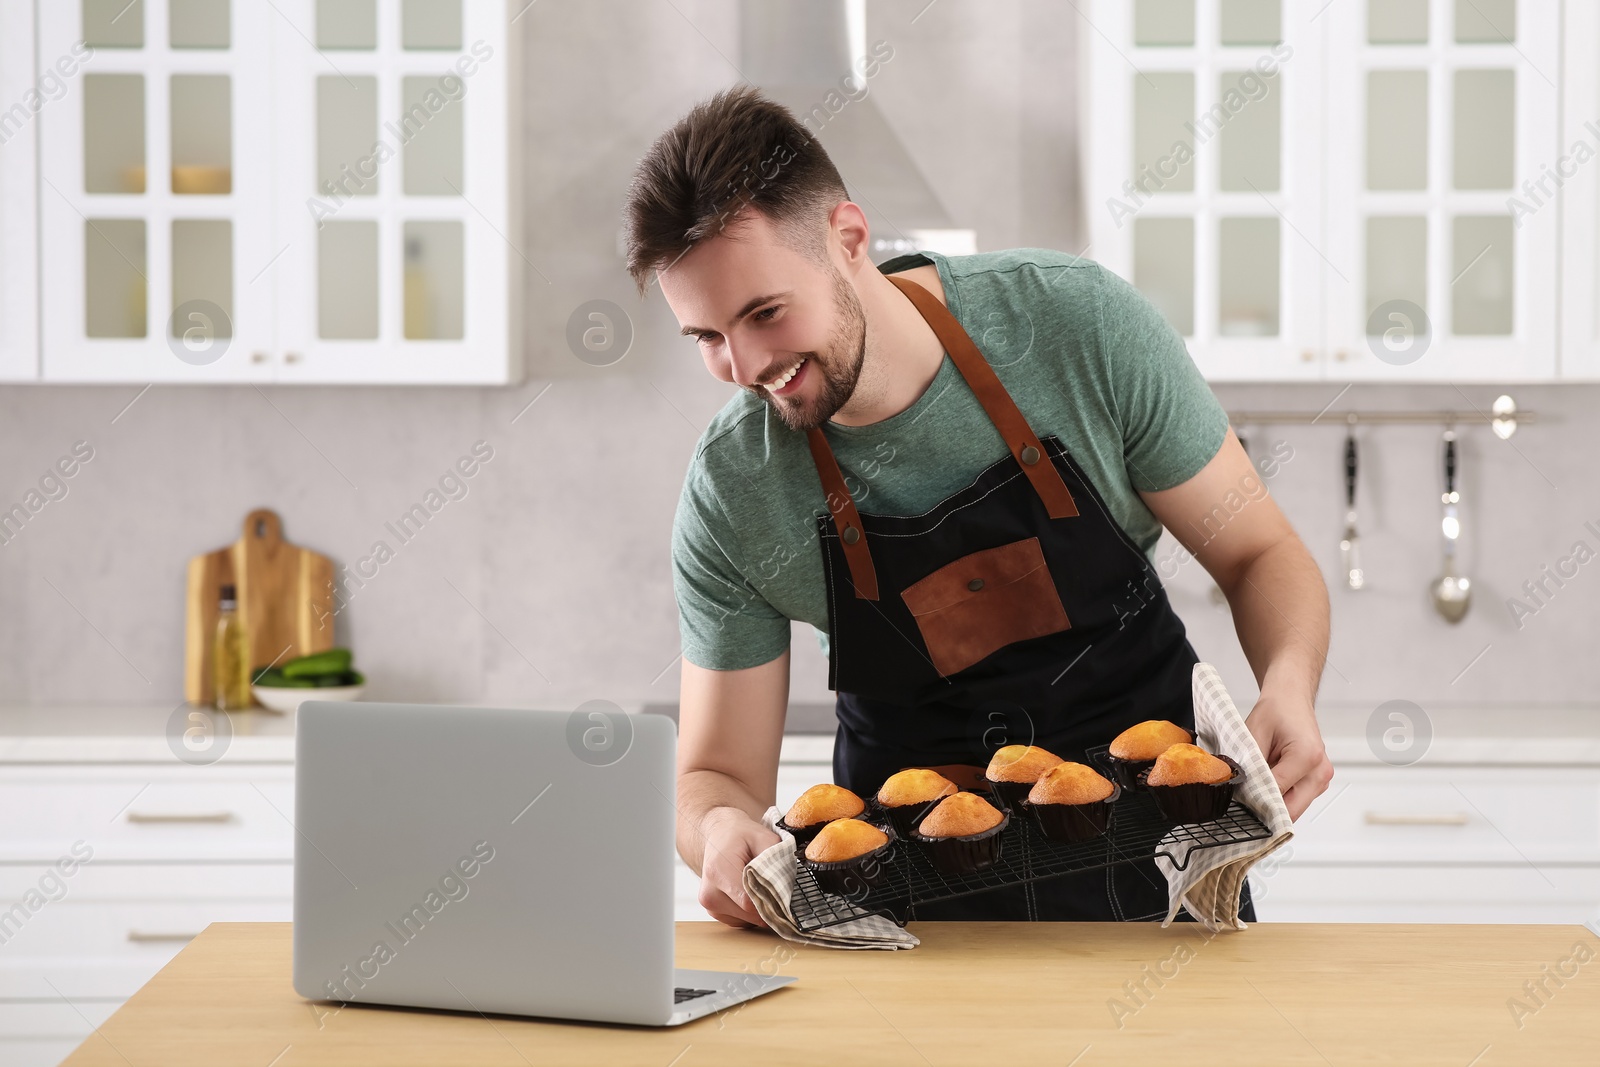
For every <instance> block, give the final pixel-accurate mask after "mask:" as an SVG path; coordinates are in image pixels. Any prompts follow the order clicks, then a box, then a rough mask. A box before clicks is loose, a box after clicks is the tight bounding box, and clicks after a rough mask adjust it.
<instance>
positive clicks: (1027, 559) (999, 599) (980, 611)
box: [900, 537, 1072, 677]
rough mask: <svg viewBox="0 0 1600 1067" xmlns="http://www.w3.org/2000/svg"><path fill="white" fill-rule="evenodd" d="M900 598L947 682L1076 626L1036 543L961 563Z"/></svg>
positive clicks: (974, 555)
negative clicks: (1019, 645) (1010, 649)
mask: <svg viewBox="0 0 1600 1067" xmlns="http://www.w3.org/2000/svg"><path fill="white" fill-rule="evenodd" d="M900 598H901V599H902V600H904V601H905V604H906V607H907V608H909V609H910V610H911V614H912V617H913V618H915V619H916V620H917V629H918V630H920V631H922V640H923V643H924V644H926V645H927V646H928V656H929V658H931V659H932V660H933V666H934V669H935V670H937V671H938V672H939V674H940V676H941V677H949V676H950V675H952V674H955V673H956V672H958V671H961V670H964V669H966V668H967V667H970V666H972V665H973V664H974V663H977V662H978V661H979V660H981V659H983V658H984V657H985V656H987V655H989V654H990V653H993V652H997V651H999V650H1000V649H1002V648H1004V647H1005V646H1006V645H1009V644H1012V643H1014V642H1017V641H1026V640H1028V639H1029V638H1032V637H1043V636H1045V635H1046V634H1053V633H1059V632H1060V631H1062V630H1066V629H1069V628H1071V626H1072V624H1071V623H1070V622H1068V621H1067V612H1066V609H1065V608H1064V607H1062V606H1061V594H1060V593H1058V592H1056V584H1055V581H1054V580H1053V579H1052V578H1051V577H1050V568H1049V567H1048V566H1046V564H1045V560H1044V551H1043V549H1041V548H1040V547H1039V539H1038V538H1037V537H1028V538H1024V539H1023V540H1021V541H1013V542H1011V543H1010V544H1008V545H1001V546H999V547H998V548H986V549H984V550H983V551H981V552H973V553H972V554H970V555H966V556H962V557H961V558H960V559H958V560H955V561H953V562H951V563H947V564H945V565H944V566H943V567H940V568H939V569H938V570H936V571H934V572H933V573H932V574H930V575H928V576H927V577H925V578H922V579H921V580H919V581H916V582H914V583H912V584H911V585H909V586H907V587H906V588H905V589H904V590H903V591H902V592H901V593H900Z"/></svg>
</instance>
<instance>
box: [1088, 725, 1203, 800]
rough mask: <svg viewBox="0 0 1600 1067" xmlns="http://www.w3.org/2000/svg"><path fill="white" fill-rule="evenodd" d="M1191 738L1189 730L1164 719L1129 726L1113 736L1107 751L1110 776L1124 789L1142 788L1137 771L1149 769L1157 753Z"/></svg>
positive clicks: (1187, 741) (1192, 737) (1186, 742)
mask: <svg viewBox="0 0 1600 1067" xmlns="http://www.w3.org/2000/svg"><path fill="white" fill-rule="evenodd" d="M1193 740H1194V735H1193V734H1191V733H1190V732H1189V731H1188V730H1185V729H1184V728H1183V727H1181V726H1179V725H1178V724H1177V723H1172V722H1168V721H1167V720H1165V719H1149V720H1147V721H1145V722H1141V723H1139V724H1138V725H1136V726H1130V727H1128V728H1127V729H1126V730H1124V731H1122V732H1121V733H1120V734H1118V735H1117V736H1116V737H1115V738H1113V739H1112V741H1111V748H1110V750H1109V751H1108V752H1107V754H1106V760H1107V762H1108V763H1109V764H1110V766H1111V776H1112V777H1113V778H1115V779H1116V780H1117V781H1118V782H1119V783H1121V785H1122V787H1123V788H1124V789H1143V788H1144V786H1143V785H1142V784H1141V783H1140V782H1139V781H1138V775H1139V772H1140V771H1142V770H1146V769H1148V768H1149V767H1150V766H1151V765H1152V764H1154V763H1155V759H1156V757H1157V756H1159V755H1161V753H1163V752H1165V751H1166V750H1167V749H1168V748H1170V747H1172V746H1173V745H1178V744H1188V743H1189V742H1191V741H1193Z"/></svg>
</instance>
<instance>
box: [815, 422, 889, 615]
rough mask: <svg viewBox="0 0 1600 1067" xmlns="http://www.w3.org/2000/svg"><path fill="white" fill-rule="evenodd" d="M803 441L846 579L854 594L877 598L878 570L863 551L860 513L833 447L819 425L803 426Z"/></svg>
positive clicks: (862, 597)
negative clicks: (818, 479)
mask: <svg viewBox="0 0 1600 1067" xmlns="http://www.w3.org/2000/svg"><path fill="white" fill-rule="evenodd" d="M806 442H807V443H808V444H810V445H811V459H812V461H813V462H814V463H816V465H817V474H818V475H819V476H820V477H821V478H822V490H823V492H824V493H825V494H826V495H827V498H828V510H829V511H830V512H832V513H833V525H834V528H835V529H837V530H838V531H839V543H840V544H841V545H843V546H844V559H845V563H847V564H849V566H850V581H851V584H853V585H854V586H855V587H856V597H857V599H860V600H877V599H878V572H877V570H876V569H875V568H874V567H873V566H872V553H871V552H869V551H867V536H866V532H865V531H864V530H863V529H862V527H861V516H860V515H859V514H858V513H857V512H856V502H855V501H854V500H853V499H851V497H850V487H849V486H847V485H845V484H844V474H843V472H841V471H840V470H839V461H838V460H836V459H834V458H833V449H831V448H829V447H828V439H827V438H826V437H824V436H823V434H822V431H821V430H820V429H817V428H815V427H813V428H812V429H810V430H807V431H806Z"/></svg>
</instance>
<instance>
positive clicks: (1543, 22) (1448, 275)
mask: <svg viewBox="0 0 1600 1067" xmlns="http://www.w3.org/2000/svg"><path fill="white" fill-rule="evenodd" d="M1410 7H1411V8H1413V9H1415V11H1416V12H1418V13H1419V14H1417V15H1415V16H1413V17H1412V18H1409V19H1408V18H1407V17H1406V11H1405V8H1406V5H1405V4H1396V3H1394V2H1393V0H1384V2H1381V3H1380V2H1379V0H1371V2H1370V3H1351V4H1338V5H1334V6H1333V7H1332V8H1330V9H1329V10H1328V11H1327V13H1326V15H1325V16H1324V18H1325V19H1326V24H1327V25H1326V32H1327V45H1328V64H1327V81H1326V86H1327V92H1326V98H1327V103H1326V123H1327V126H1326V130H1327V139H1328V143H1329V145H1340V146H1344V147H1345V148H1346V149H1352V150H1346V151H1340V152H1334V151H1330V152H1329V153H1328V157H1327V173H1328V177H1327V187H1328V206H1327V231H1326V234H1327V236H1326V241H1327V243H1326V246H1325V247H1326V251H1327V256H1328V261H1329V262H1328V270H1329V272H1330V277H1329V278H1328V281H1327V284H1326V285H1325V287H1324V293H1325V299H1326V302H1327V307H1328V347H1329V348H1330V349H1331V350H1332V352H1333V356H1334V360H1335V361H1336V364H1337V365H1335V366H1333V367H1331V368H1330V376H1332V377H1336V378H1342V379H1354V380H1362V381H1394V380H1398V379H1406V380H1427V381H1547V380H1550V379H1552V378H1554V377H1555V374H1556V369H1557V368H1556V355H1555V353H1556V325H1557V320H1556V290H1557V286H1556V270H1557V260H1558V252H1557V237H1558V214H1559V212H1558V211H1557V210H1556V208H1555V206H1554V204H1548V205H1546V206H1547V207H1548V210H1538V209H1537V208H1536V207H1534V206H1533V204H1534V201H1533V200H1529V199H1528V194H1526V193H1525V192H1524V191H1523V190H1522V189H1521V188H1520V187H1521V185H1522V184H1523V182H1525V181H1528V180H1537V179H1539V178H1540V177H1541V172H1542V171H1543V170H1544V169H1545V168H1548V167H1549V166H1550V165H1551V164H1552V163H1553V162H1554V160H1555V158H1556V156H1557V154H1558V153H1557V144H1558V138H1557V135H1558V130H1557V116H1558V114H1559V109H1560V100H1561V92H1560V86H1559V81H1558V79H1559V78H1560V77H1561V49H1560V27H1561V16H1562V12H1561V5H1560V4H1559V3H1558V2H1557V0H1412V2H1411V4H1410ZM1397 9H1399V10H1397ZM1423 12H1425V15H1426V22H1425V23H1424V21H1423V15H1422V14H1421V13H1423ZM1590 62H1591V63H1592V62H1593V59H1592V58H1591V60H1590ZM1553 192H1554V190H1553V189H1552V193H1553ZM1514 202H1515V203H1526V205H1527V207H1526V210H1523V209H1521V208H1517V207H1514V206H1513V205H1514ZM1340 275H1342V276H1340ZM1397 300H1403V301H1406V302H1408V303H1409V304H1411V305H1413V306H1415V307H1419V308H1421V310H1422V312H1423V315H1424V316H1425V318H1423V319H1422V320H1421V322H1420V324H1418V325H1410V324H1408V320H1409V319H1412V318H1414V317H1415V316H1414V315H1412V314H1411V313H1410V312H1409V310H1408V309H1405V308H1400V309H1394V308H1390V309H1389V310H1388V311H1387V312H1385V310H1384V307H1385V305H1386V304H1390V303H1391V302H1393V301H1397ZM1374 315H1376V316H1377V317H1378V320H1379V321H1377V322H1373V321H1372V317H1373V316H1374ZM1425 329H1426V330H1428V331H1430V332H1431V336H1430V337H1429V340H1428V345H1427V348H1426V350H1425V351H1423V352H1422V355H1421V356H1420V357H1418V358H1416V359H1415V360H1414V362H1404V363H1399V364H1397V363H1395V362H1391V361H1392V360H1395V359H1402V360H1406V359H1410V357H1411V355H1412V353H1411V352H1408V351H1405V347H1406V345H1407V342H1406V339H1405V336H1404V335H1405V333H1406V332H1408V331H1410V332H1414V333H1416V334H1418V335H1419V338H1416V339H1413V340H1412V341H1411V342H1409V343H1410V344H1413V345H1414V344H1415V343H1416V340H1417V339H1420V335H1421V334H1422V332H1423V330H1425ZM1391 331H1398V332H1397V333H1394V334H1393V336H1394V337H1395V344H1394V345H1393V346H1391V347H1389V348H1385V347H1384V346H1383V343H1382V338H1383V336H1384V335H1385V334H1387V333H1390V332H1391ZM1369 332H1370V333H1372V335H1373V339H1372V341H1371V343H1369V339H1368V334H1369ZM1380 351H1381V352H1384V353H1386V357H1387V358H1379V356H1378V355H1377V354H1376V353H1377V352H1380Z"/></svg>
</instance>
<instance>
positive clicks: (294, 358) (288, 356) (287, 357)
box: [283, 352, 300, 363]
mask: <svg viewBox="0 0 1600 1067" xmlns="http://www.w3.org/2000/svg"><path fill="white" fill-rule="evenodd" d="M283 361H284V362H285V363H299V362H300V353H298V352H285V353H284V354H283Z"/></svg>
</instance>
